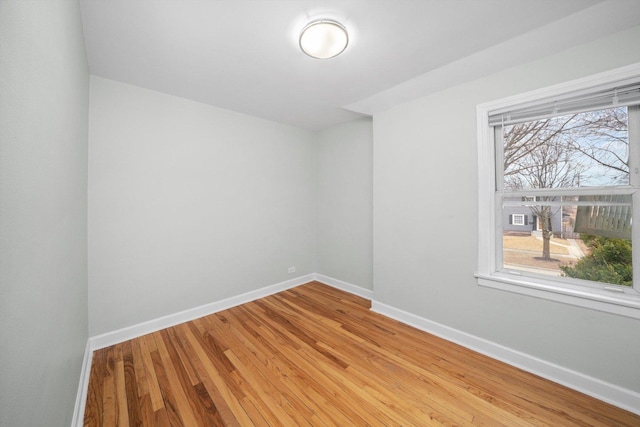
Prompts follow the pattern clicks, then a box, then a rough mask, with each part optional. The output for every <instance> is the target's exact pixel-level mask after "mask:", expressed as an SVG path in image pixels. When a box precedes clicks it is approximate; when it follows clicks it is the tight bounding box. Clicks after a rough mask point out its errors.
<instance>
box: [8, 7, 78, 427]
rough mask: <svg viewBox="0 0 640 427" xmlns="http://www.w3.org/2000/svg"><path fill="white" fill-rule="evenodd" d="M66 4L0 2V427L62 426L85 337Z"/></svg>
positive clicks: (71, 42)
mask: <svg viewBox="0 0 640 427" xmlns="http://www.w3.org/2000/svg"><path fill="white" fill-rule="evenodd" d="M88 103H89V75H88V69H87V61H86V57H85V51H84V41H83V36H82V26H81V22H80V13H79V10H78V4H77V2H75V1H5V0H3V1H2V2H0V346H1V350H0V425H1V426H7V427H8V426H34V427H39V426H68V425H69V424H70V423H71V418H72V415H73V414H72V412H73V407H74V402H75V397H76V392H77V390H78V380H79V377H80V369H81V365H82V357H83V353H84V350H85V345H86V343H87V337H88V326H87V324H88V320H87V243H86V242H87V232H86V227H87V222H86V210H87V132H88V131H87V120H88Z"/></svg>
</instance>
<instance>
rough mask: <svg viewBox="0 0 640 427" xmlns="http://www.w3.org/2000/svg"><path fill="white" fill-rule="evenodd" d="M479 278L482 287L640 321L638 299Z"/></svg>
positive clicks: (490, 276)
mask: <svg viewBox="0 0 640 427" xmlns="http://www.w3.org/2000/svg"><path fill="white" fill-rule="evenodd" d="M476 278H477V279H478V285H479V286H483V287H487V288H493V289H499V290H502V291H507V292H513V293H516V294H521V295H528V296H532V297H536V298H541V299H545V300H549V301H555V302H559V303H563V304H570V305H575V306H578V307H584V308H589V309H592V310H597V311H602V312H605V313H611V314H617V315H619V316H625V317H631V318H634V319H640V296H638V295H631V294H618V293H613V292H610V291H606V290H603V289H591V288H583V289H580V288H578V287H564V286H562V287H560V286H558V285H555V284H553V283H549V282H547V281H543V280H536V279H534V278H529V277H517V278H515V277H511V276H507V275H503V274H500V273H495V274H476Z"/></svg>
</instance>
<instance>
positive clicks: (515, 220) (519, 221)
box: [510, 214, 526, 225]
mask: <svg viewBox="0 0 640 427" xmlns="http://www.w3.org/2000/svg"><path fill="white" fill-rule="evenodd" d="M525 218H526V216H525V215H524V214H512V215H511V222H510V224H513V225H526V222H525Z"/></svg>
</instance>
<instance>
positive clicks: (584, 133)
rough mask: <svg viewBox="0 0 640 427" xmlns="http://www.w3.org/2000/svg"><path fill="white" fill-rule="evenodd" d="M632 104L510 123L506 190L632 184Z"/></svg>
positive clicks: (505, 136)
mask: <svg viewBox="0 0 640 427" xmlns="http://www.w3.org/2000/svg"><path fill="white" fill-rule="evenodd" d="M628 148H629V133H628V126H627V108H626V107H620V108H610V109H605V110H598V111H589V112H584V113H576V114H571V115H567V116H560V117H553V118H549V119H545V120H537V121H533V122H526V123H518V124H516V125H511V126H505V127H504V130H503V150H504V151H503V159H504V187H505V189H512V190H515V189H531V188H567V187H590V186H612V185H615V186H618V185H628V184H629V166H628V165H629V162H628V156H629V154H628Z"/></svg>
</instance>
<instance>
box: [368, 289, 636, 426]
mask: <svg viewBox="0 0 640 427" xmlns="http://www.w3.org/2000/svg"><path fill="white" fill-rule="evenodd" d="M371 310H372V311H375V312H376V313H380V314H383V315H385V316H387V317H391V318H392V319H395V320H398V321H400V322H402V323H406V324H407V325H411V326H414V327H416V328H418V329H420V330H423V331H425V332H428V333H430V334H433V335H436V336H438V337H440V338H444V339H446V340H447V341H451V342H454V343H456V344H459V345H461V346H463V347H467V348H469V349H471V350H475V351H477V352H479V353H482V354H484V355H486V356H489V357H491V358H494V359H497V360H500V361H502V362H505V363H507V364H509V365H512V366H515V367H517V368H520V369H523V370H525V371H527V372H531V373H533V374H536V375H538V376H541V377H543V378H546V379H548V380H550V381H553V382H555V383H558V384H562V385H564V386H567V387H569V388H572V389H574V390H577V391H579V392H582V393H584V394H587V395H589V396H592V397H595V398H596V399H600V400H603V401H605V402H608V403H610V404H612V405H615V406H617V407H619V408H622V409H626V410H627V411H630V412H633V413H635V414H638V415H640V393H637V392H635V391H632V390H628V389H625V388H622V387H619V386H617V385H615V384H610V383H607V382H605V381H602V380H599V379H597V378H593V377H590V376H588V375H585V374H582V373H580V372H576V371H573V370H571V369H567V368H565V367H562V366H559V365H556V364H553V363H550V362H547V361H545V360H542V359H538V358H536V357H534V356H531V355H528V354H525V353H521V352H519V351H516V350H513V349H510V348H507V347H504V346H502V345H500V344H496V343H494V342H491V341H488V340H485V339H483V338H479V337H476V336H474V335H471V334H467V333H465V332H462V331H459V330H457V329H454V328H450V327H448V326H445V325H442V324H440V323H437V322H433V321H431V320H428V319H425V318H423V317H420V316H417V315H415V314H411V313H408V312H406V311H403V310H400V309H398V308H395V307H392V306H389V305H386V304H383V303H381V302H377V301H372V302H371Z"/></svg>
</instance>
